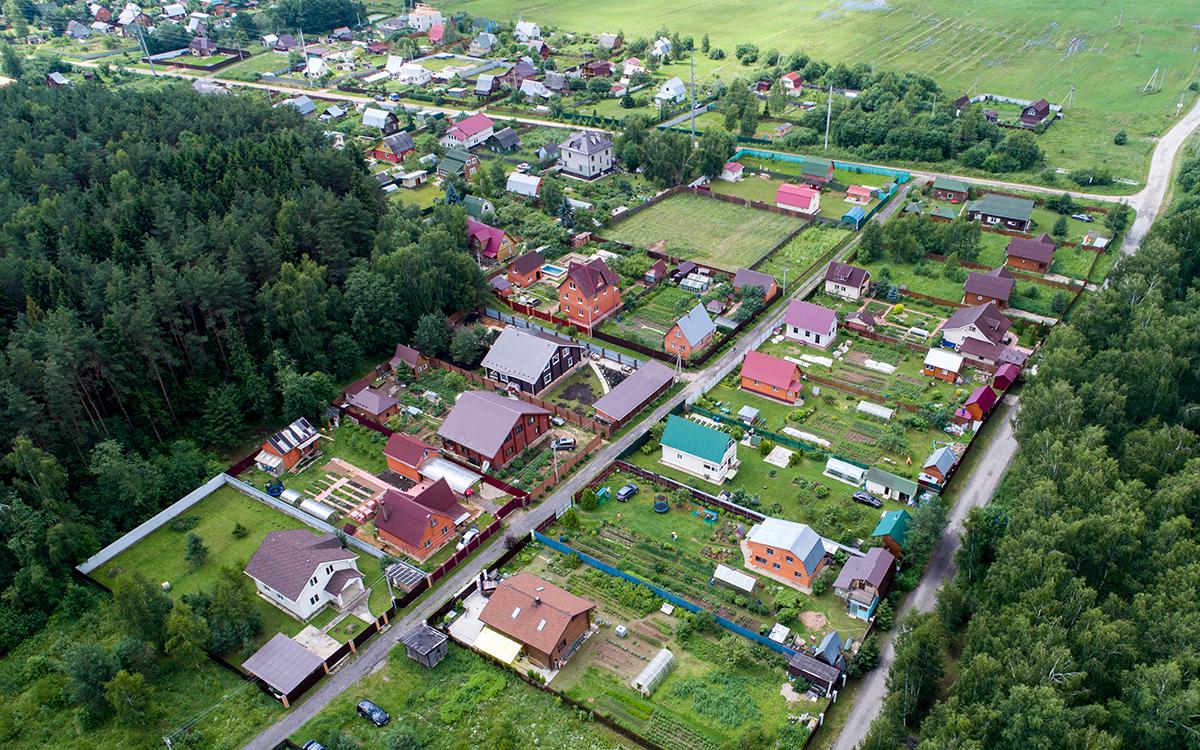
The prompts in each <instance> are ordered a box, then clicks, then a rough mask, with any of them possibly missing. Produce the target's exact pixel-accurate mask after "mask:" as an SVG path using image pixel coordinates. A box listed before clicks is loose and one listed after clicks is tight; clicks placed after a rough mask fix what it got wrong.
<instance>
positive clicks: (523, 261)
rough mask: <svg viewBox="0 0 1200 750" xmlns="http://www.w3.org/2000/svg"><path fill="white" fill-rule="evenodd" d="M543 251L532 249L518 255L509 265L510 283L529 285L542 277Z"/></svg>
mask: <svg viewBox="0 0 1200 750" xmlns="http://www.w3.org/2000/svg"><path fill="white" fill-rule="evenodd" d="M542 265H544V261H543V260H542V255H541V253H539V252H537V251H532V252H528V253H525V254H524V255H522V256H520V257H518V258H517V259H516V260H514V261H513V262H512V263H511V264H509V266H508V272H507V274H506V275H507V276H508V283H510V284H512V285H513V286H519V287H527V286H529V285H531V284H533V283H535V282H537V281H539V280H540V279H541V278H542Z"/></svg>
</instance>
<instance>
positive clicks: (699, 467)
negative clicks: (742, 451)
mask: <svg viewBox="0 0 1200 750" xmlns="http://www.w3.org/2000/svg"><path fill="white" fill-rule="evenodd" d="M660 445H661V446H662V463H664V464H666V465H667V466H671V467H674V468H676V469H679V470H680V471H684V472H687V473H688V474H691V475H693V476H697V477H700V478H701V479H705V480H707V481H709V482H712V483H713V484H721V483H722V482H724V481H725V480H726V479H729V478H731V477H733V476H734V475H736V474H737V466H738V460H737V443H735V442H734V440H733V438H732V437H731V436H730V435H729V434H728V433H725V432H721V431H720V430H718V429H715V428H713V427H706V426H705V425H702V424H700V423H698V422H693V421H692V420H690V419H684V418H683V417H679V416H676V415H674V414H670V415H668V416H667V425H666V427H665V428H664V429H663V434H662V440H661V441H660Z"/></svg>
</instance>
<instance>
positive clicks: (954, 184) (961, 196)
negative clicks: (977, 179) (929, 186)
mask: <svg viewBox="0 0 1200 750" xmlns="http://www.w3.org/2000/svg"><path fill="white" fill-rule="evenodd" d="M968 192H969V190H968V187H967V183H965V182H963V181H962V180H960V179H957V178H955V177H944V176H943V177H935V178H933V197H934V198H937V199H938V200H940V201H950V202H951V203H962V202H964V201H966V199H967V193H968Z"/></svg>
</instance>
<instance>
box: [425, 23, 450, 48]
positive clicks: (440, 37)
mask: <svg viewBox="0 0 1200 750" xmlns="http://www.w3.org/2000/svg"><path fill="white" fill-rule="evenodd" d="M445 41H446V27H445V26H444V25H443V24H440V23H438V24H434V25H433V26H430V27H429V43H430V44H432V45H433V46H435V47H440V46H442V44H443V43H444V42H445Z"/></svg>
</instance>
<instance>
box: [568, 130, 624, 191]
mask: <svg viewBox="0 0 1200 750" xmlns="http://www.w3.org/2000/svg"><path fill="white" fill-rule="evenodd" d="M558 157H559V163H560V164H561V165H562V172H563V173H564V174H567V175H571V176H573V177H580V178H583V179H585V180H590V179H593V178H595V177H599V176H600V175H602V174H605V173H607V172H610V171H612V168H613V142H612V141H611V140H609V139H608V137H607V136H605V135H604V134H603V133H598V132H596V131H592V130H577V131H575V132H574V133H572V134H571V137H570V138H568V139H567V140H565V141H563V142H562V143H560V144H558Z"/></svg>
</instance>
